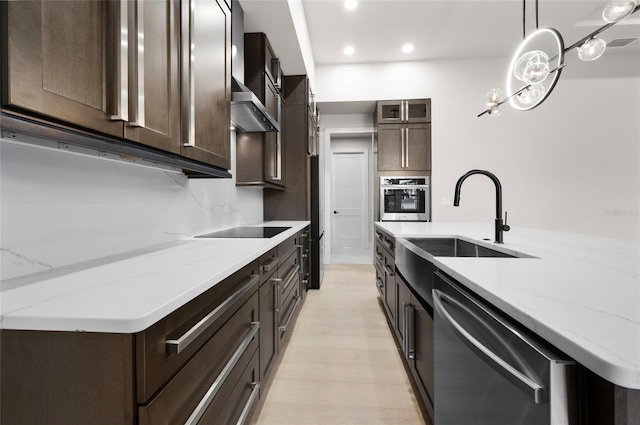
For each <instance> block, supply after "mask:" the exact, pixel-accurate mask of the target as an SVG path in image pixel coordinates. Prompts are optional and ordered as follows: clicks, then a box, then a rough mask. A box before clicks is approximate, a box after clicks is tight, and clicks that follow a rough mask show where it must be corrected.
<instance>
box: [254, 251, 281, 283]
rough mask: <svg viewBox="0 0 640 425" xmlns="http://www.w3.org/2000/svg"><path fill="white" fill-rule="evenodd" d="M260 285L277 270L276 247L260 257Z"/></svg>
mask: <svg viewBox="0 0 640 425" xmlns="http://www.w3.org/2000/svg"><path fill="white" fill-rule="evenodd" d="M259 261H260V285H262V284H263V283H265V282H266V281H267V280H268V279H269V278H270V277H271V276H272V275H273V273H275V272H276V271H277V270H278V247H275V248H273V249H272V250H270V251H268V252H266V253H264V254H262V256H261V257H260V260H259Z"/></svg>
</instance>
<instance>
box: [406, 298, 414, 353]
mask: <svg viewBox="0 0 640 425" xmlns="http://www.w3.org/2000/svg"><path fill="white" fill-rule="evenodd" d="M415 315H416V308H415V307H414V306H412V305H411V304H405V305H404V329H405V331H404V346H405V350H404V354H405V356H407V358H408V359H409V360H413V359H415V358H416V348H415V342H414V340H413V339H414V333H415V331H414V323H415Z"/></svg>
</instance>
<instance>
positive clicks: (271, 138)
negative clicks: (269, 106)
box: [264, 94, 285, 186]
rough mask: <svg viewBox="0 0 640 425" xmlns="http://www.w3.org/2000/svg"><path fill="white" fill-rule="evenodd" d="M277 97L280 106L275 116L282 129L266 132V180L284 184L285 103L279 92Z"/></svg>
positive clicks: (280, 184)
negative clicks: (275, 131)
mask: <svg viewBox="0 0 640 425" xmlns="http://www.w3.org/2000/svg"><path fill="white" fill-rule="evenodd" d="M276 99H277V103H278V107H277V114H276V115H275V117H276V118H277V120H278V122H279V123H280V129H281V130H280V131H279V132H277V133H273V132H271V133H265V134H264V180H265V181H266V182H268V183H273V184H277V185H279V186H284V185H285V179H284V165H283V162H284V161H283V160H284V155H283V152H284V151H283V142H284V138H283V137H282V136H283V131H282V130H284V125H283V124H284V123H283V119H284V103H283V102H282V99H281V97H280V95H279V94H278V95H277V98H276Z"/></svg>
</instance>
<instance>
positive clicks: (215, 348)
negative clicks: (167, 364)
mask: <svg viewBox="0 0 640 425" xmlns="http://www.w3.org/2000/svg"><path fill="white" fill-rule="evenodd" d="M258 309H259V307H258V295H257V294H256V293H255V292H254V293H253V295H252V297H251V298H250V299H249V300H247V301H246V302H245V303H244V305H242V307H240V309H239V310H238V311H236V312H235V313H234V314H233V316H232V318H231V319H229V320H228V321H227V322H226V323H224V325H223V326H222V327H221V328H220V329H219V330H218V331H217V332H216V333H215V335H213V337H211V338H210V339H209V340H208V341H207V343H206V344H205V345H204V346H202V348H201V349H200V350H198V352H197V354H196V355H195V356H193V358H192V359H190V360H189V362H188V363H187V364H186V365H185V367H183V368H182V369H181V370H180V371H179V372H178V373H177V374H176V375H175V376H174V377H173V378H172V379H171V380H170V382H169V383H168V384H167V385H166V386H165V387H164V388H163V389H162V391H160V392H159V393H158V394H157V395H156V396H154V397H153V399H151V400H150V401H149V403H148V404H146V405H144V406H141V407H140V409H139V411H140V424H141V425H178V424H184V423H185V421H186V420H187V419H188V418H189V417H190V416H191V415H192V414H193V413H194V411H195V410H196V408H197V407H198V404H199V402H200V400H201V399H203V398H204V397H205V394H206V393H207V392H208V391H209V389H210V388H217V393H216V396H215V398H214V399H213V400H212V401H211V402H210V404H209V406H208V407H207V408H206V413H205V415H207V416H209V417H217V416H218V414H219V413H220V412H221V411H222V410H223V408H224V406H225V404H226V402H227V400H228V399H229V397H230V395H231V393H232V391H233V389H234V387H235V386H236V383H237V382H238V379H239V378H240V376H241V375H242V372H243V371H244V369H245V368H246V366H247V365H248V364H249V362H250V361H251V359H252V358H253V356H254V353H256V351H257V349H258V341H259V338H258V336H257V335H256V336H254V337H253V338H251V334H252V332H251V330H252V329H251V328H252V326H253V325H252V323H254V322H258V320H259V319H258ZM249 338H251V339H250V342H249V343H248V345H246V346H244V345H243V344H244V343H246V340H247V339H249ZM221 347H224V349H222V350H221ZM240 350H241V351H240ZM236 352H238V353H240V358H239V359H238V360H237V363H235V364H233V363H232V362H233V360H234V358H233V356H234V354H235V353H236ZM228 364H230V365H232V368H233V369H232V371H231V372H230V374H229V375H228V377H226V378H225V379H221V378H220V379H219V377H221V376H224V375H223V372H224V370H225V368H226V366H227V365H228ZM256 379H258V377H257V375H256ZM240 407H242V406H240ZM203 419H204V416H203ZM199 423H224V422H203V421H200V422H199Z"/></svg>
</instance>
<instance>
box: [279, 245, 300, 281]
mask: <svg viewBox="0 0 640 425" xmlns="http://www.w3.org/2000/svg"><path fill="white" fill-rule="evenodd" d="M298 252H299V250H298V248H297V246H296V245H292V246H291V249H290V250H289V252H287V253H286V254H285V255H286V256H280V264H279V266H278V277H279V278H280V279H282V281H283V284H284V283H286V280H287V279H288V278H289V277H291V273H293V272H294V271H297V270H298V271H299V269H300V267H299V266H300V258H299V257H298Z"/></svg>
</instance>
